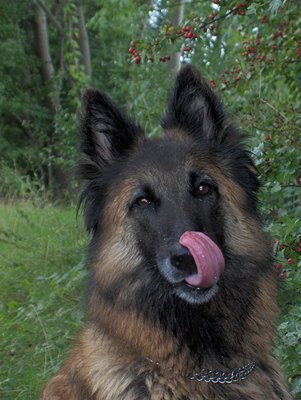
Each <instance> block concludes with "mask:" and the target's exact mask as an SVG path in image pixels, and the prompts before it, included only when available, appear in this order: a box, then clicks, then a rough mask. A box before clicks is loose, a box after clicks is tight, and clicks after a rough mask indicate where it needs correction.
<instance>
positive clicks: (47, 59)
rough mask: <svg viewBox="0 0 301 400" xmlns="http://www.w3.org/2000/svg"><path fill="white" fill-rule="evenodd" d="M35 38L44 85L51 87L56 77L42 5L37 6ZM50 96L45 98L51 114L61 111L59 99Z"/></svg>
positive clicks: (55, 96) (55, 95)
mask: <svg viewBox="0 0 301 400" xmlns="http://www.w3.org/2000/svg"><path fill="white" fill-rule="evenodd" d="M35 38H36V48H37V55H38V58H39V60H40V65H41V66H40V70H41V78H42V83H43V84H44V85H49V84H50V83H51V80H52V79H53V77H54V67H53V64H52V60H51V55H50V50H49V40H48V26H47V18H46V14H45V11H44V10H43V8H42V7H41V6H40V5H38V4H37V5H36V17H35ZM51 92H54V93H55V94H54V95H48V96H47V97H46V98H45V104H46V107H47V108H48V110H49V111H50V112H51V114H55V112H56V111H57V110H58V109H59V98H58V96H57V94H56V91H55V90H54V91H51Z"/></svg>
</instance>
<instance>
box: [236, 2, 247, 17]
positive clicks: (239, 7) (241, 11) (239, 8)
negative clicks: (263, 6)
mask: <svg viewBox="0 0 301 400" xmlns="http://www.w3.org/2000/svg"><path fill="white" fill-rule="evenodd" d="M247 8H248V3H238V4H236V6H235V7H234V9H233V15H246V13H247Z"/></svg>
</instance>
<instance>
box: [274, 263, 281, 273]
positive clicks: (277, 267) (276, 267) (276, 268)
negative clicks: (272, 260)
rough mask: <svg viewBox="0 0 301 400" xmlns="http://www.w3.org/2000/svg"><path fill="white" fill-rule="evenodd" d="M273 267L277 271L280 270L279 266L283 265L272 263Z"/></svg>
mask: <svg viewBox="0 0 301 400" xmlns="http://www.w3.org/2000/svg"><path fill="white" fill-rule="evenodd" d="M274 267H275V270H276V271H277V272H279V271H280V270H281V268H282V267H283V265H282V264H281V263H276V264H275V265H274Z"/></svg>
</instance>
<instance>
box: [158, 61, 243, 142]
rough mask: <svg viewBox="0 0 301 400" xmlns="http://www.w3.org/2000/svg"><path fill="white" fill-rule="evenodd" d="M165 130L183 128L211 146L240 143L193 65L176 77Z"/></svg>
mask: <svg viewBox="0 0 301 400" xmlns="http://www.w3.org/2000/svg"><path fill="white" fill-rule="evenodd" d="M162 127H163V129H165V130H168V129H172V128H180V129H182V130H184V131H186V132H187V133H189V134H192V135H194V136H195V137H196V138H198V139H203V140H205V141H208V142H210V143H219V144H221V143H223V142H224V141H225V140H228V141H229V142H236V143H237V142H238V141H240V138H239V137H240V135H239V134H238V132H237V130H236V129H235V128H234V127H232V126H231V123H230V122H229V121H228V119H227V117H226V115H225V113H224V110H223V107H222V104H221V102H220V100H219V99H218V97H217V96H216V94H215V93H214V92H213V90H212V89H211V88H210V87H209V85H208V84H207V82H206V81H205V79H204V78H203V77H202V76H201V74H200V73H199V72H198V70H197V69H196V68H195V67H194V66H192V65H186V66H184V67H183V68H182V69H181V71H180V72H179V74H178V76H177V78H176V83H175V87H174V90H173V92H172V95H171V97H170V99H169V104H168V111H167V113H166V115H165V117H164V118H163V121H162ZM231 128H233V129H232V130H231Z"/></svg>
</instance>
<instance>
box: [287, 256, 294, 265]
mask: <svg viewBox="0 0 301 400" xmlns="http://www.w3.org/2000/svg"><path fill="white" fill-rule="evenodd" d="M294 262H295V260H294V259H293V258H291V257H289V258H288V259H287V263H288V264H289V265H292V264H294Z"/></svg>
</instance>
